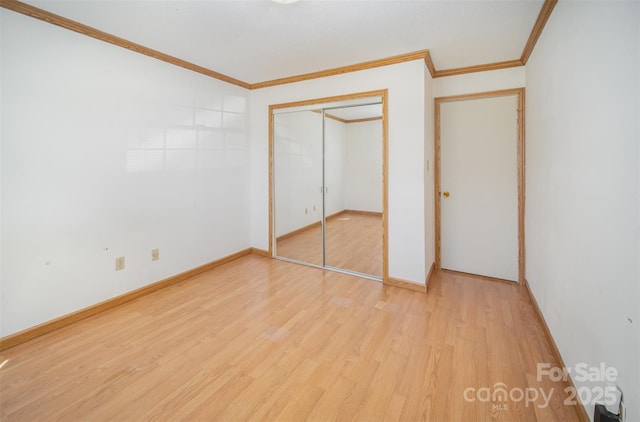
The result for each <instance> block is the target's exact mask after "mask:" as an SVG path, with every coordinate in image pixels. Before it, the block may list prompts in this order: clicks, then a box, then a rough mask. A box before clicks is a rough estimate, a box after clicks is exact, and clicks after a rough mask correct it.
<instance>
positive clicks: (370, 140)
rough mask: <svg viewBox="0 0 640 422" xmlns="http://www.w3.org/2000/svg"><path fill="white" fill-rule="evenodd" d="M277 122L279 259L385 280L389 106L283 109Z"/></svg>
mask: <svg viewBox="0 0 640 422" xmlns="http://www.w3.org/2000/svg"><path fill="white" fill-rule="evenodd" d="M272 118H273V121H272V130H273V133H272V142H273V145H272V148H273V150H272V154H273V156H272V157H273V160H272V166H273V178H272V182H273V186H272V196H273V242H274V244H273V246H274V250H275V256H276V257H277V258H280V259H284V260H288V261H293V262H297V263H303V264H307V265H312V266H317V267H322V268H327V269H331V270H336V271H342V272H348V273H353V274H356V275H360V276H364V277H368V278H373V279H376V280H381V279H382V277H383V255H384V254H383V239H384V236H383V234H384V225H383V211H384V210H383V189H384V186H383V155H384V154H383V151H384V145H383V120H382V118H383V106H382V99H381V98H380V97H371V98H361V99H357V100H355V101H354V100H347V101H342V102H334V103H325V104H314V105H307V106H303V107H287V108H279V109H275V110H274V111H273V116H272Z"/></svg>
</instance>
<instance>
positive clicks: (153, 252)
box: [151, 248, 160, 261]
mask: <svg viewBox="0 0 640 422" xmlns="http://www.w3.org/2000/svg"><path fill="white" fill-rule="evenodd" d="M159 259H160V249H158V248H155V249H151V260H152V261H157V260H159Z"/></svg>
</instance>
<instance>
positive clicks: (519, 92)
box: [433, 88, 525, 285]
mask: <svg viewBox="0 0 640 422" xmlns="http://www.w3.org/2000/svg"><path fill="white" fill-rule="evenodd" d="M511 95H515V96H516V98H517V101H518V113H517V118H518V141H517V142H518V147H517V158H516V159H517V161H518V283H519V284H520V285H524V280H525V250H524V248H525V244H524V198H525V173H524V164H525V161H524V160H525V143H524V129H525V122H524V118H525V89H524V88H514V89H504V90H499V91H488V92H479V93H474V94H462V95H453V96H448V97H437V98H434V102H435V106H434V113H435V116H434V122H435V124H434V130H435V137H434V167H435V168H434V178H433V179H434V185H435V189H434V196H435V205H434V206H435V241H436V245H435V247H436V258H435V268H436V270H441V269H442V266H441V262H440V244H441V227H440V212H441V210H440V206H441V205H440V198H441V192H440V169H441V167H440V166H441V164H440V105H441V104H442V103H448V102H455V101H467V100H478V99H483V98H494V97H505V96H511ZM488 278H491V277H488Z"/></svg>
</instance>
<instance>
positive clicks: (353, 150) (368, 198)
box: [344, 120, 382, 212]
mask: <svg viewBox="0 0 640 422" xmlns="http://www.w3.org/2000/svg"><path fill="white" fill-rule="evenodd" d="M346 129H347V136H346V173H345V179H344V181H345V208H346V209H348V210H356V211H370V212H382V120H374V121H371V122H358V123H349V124H347V125H346Z"/></svg>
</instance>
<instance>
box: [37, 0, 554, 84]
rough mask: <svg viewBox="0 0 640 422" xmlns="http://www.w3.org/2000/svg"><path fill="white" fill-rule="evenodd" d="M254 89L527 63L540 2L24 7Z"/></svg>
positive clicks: (109, 2)
mask: <svg viewBox="0 0 640 422" xmlns="http://www.w3.org/2000/svg"><path fill="white" fill-rule="evenodd" d="M25 2H26V3H29V4H31V5H34V6H36V7H39V8H42V9H45V10H48V11H50V12H52V13H56V14H58V15H61V16H64V17H66V18H69V19H72V20H75V21H78V22H81V23H84V24H86V25H89V26H92V27H94V28H97V29H100V30H102V31H105V32H108V33H111V34H113V35H117V36H119V37H122V38H125V39H128V40H130V41H133V42H136V43H138V44H142V45H144V46H146V47H149V48H152V49H155V50H159V51H161V52H163V53H166V54H170V55H172V56H175V57H178V58H180V59H183V60H186V61H189V62H192V63H195V64H197V65H200V66H203V67H206V68H209V69H211V70H214V71H216V72H220V73H223V74H225V75H227V76H231V77H233V78H236V79H240V80H242V81H244V82H248V83H257V82H263V81H267V80H272V79H277V78H281V77H287V76H293V75H299V74H303V73H308V72H314V71H319V70H325V69H330V68H334V67H340V66H346V65H350V64H355V63H360V62H364V61H369V60H377V59H382V58H385V57H390V56H394V55H399V54H404V53H408V52H412V51H417V50H422V49H429V50H430V51H431V57H432V59H433V62H434V64H435V67H436V68H437V69H438V70H440V69H448V68H457V67H464V66H472V65H478V64H484V63H491V62H498V61H504V60H513V59H518V58H520V54H521V53H522V49H523V48H524V45H525V43H526V42H527V38H528V37H529V34H530V32H531V29H532V28H533V25H534V23H535V20H536V18H537V16H538V13H539V11H540V8H541V7H542V4H543V1H542V0H466V1H461V0H444V1H433V0H376V1H372V0H342V1H337V0H333V1H331V0H300V1H299V2H298V3H293V4H289V5H281V4H276V3H273V2H272V1H270V0H208V1H195V0H182V1H157V0H127V1H114V0H73V1H68V0H39V1H32V0H26V1H25Z"/></svg>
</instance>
